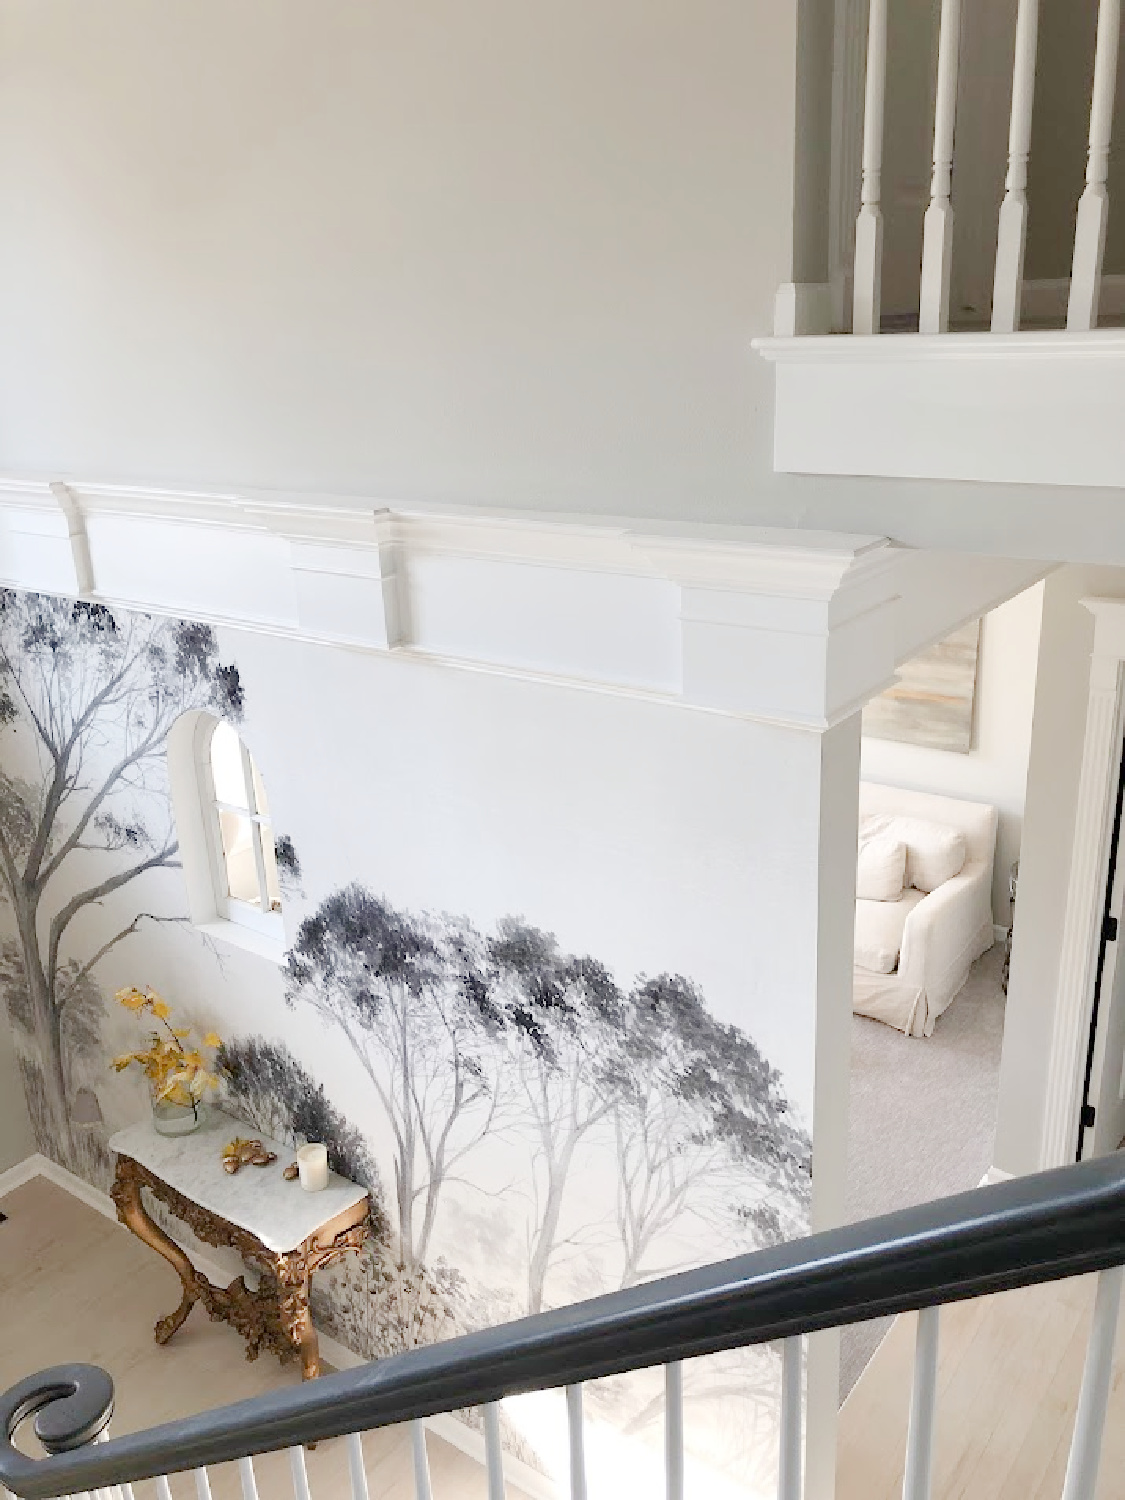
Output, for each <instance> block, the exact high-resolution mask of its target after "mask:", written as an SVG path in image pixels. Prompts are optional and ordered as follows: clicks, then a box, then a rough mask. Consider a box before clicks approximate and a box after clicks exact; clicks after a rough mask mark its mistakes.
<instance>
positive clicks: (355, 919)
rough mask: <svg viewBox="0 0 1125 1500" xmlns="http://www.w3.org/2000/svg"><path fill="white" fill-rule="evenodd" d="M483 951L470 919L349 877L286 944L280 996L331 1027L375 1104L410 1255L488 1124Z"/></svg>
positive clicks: (493, 1086) (420, 1247)
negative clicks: (435, 913) (458, 919)
mask: <svg viewBox="0 0 1125 1500" xmlns="http://www.w3.org/2000/svg"><path fill="white" fill-rule="evenodd" d="M487 961H488V955H487V950H486V948H485V945H484V943H483V942H482V940H481V938H480V937H479V935H478V934H477V933H476V932H474V931H473V929H472V928H471V927H470V926H469V925H468V924H467V923H454V922H451V921H449V920H445V921H434V920H433V919H427V918H415V917H412V916H410V915H408V914H406V913H403V912H398V911H396V910H395V909H394V908H393V907H392V906H390V905H389V904H388V903H387V902H385V901H381V900H379V898H378V897H376V896H373V895H371V893H370V892H368V891H365V890H364V889H363V888H362V887H361V886H358V885H350V886H348V887H347V888H346V889H345V890H343V891H339V892H337V893H336V894H334V895H332V896H330V897H328V899H327V900H326V901H324V902H323V903H322V904H321V906H320V907H319V909H318V910H317V911H316V912H315V913H314V914H313V915H312V916H310V917H306V918H305V920H304V921H303V922H302V923H301V926H300V928H299V930H298V933H297V941H296V942H295V943H294V945H293V948H292V950H291V952H290V954H289V956H288V962H287V987H286V1000H287V1003H288V1004H289V1005H290V1006H293V1005H296V1004H297V1003H298V1002H299V1001H303V1002H305V1003H307V1004H309V1005H311V1006H312V1007H313V1009H314V1010H315V1011H316V1012H317V1013H318V1014H319V1015H320V1016H322V1017H323V1018H324V1020H326V1021H328V1022H330V1023H331V1024H332V1025H334V1026H337V1027H338V1028H339V1029H340V1031H341V1032H342V1033H343V1035H344V1036H345V1037H346V1038H347V1040H348V1043H349V1044H350V1046H351V1047H352V1049H353V1051H354V1052H355V1055H356V1056H357V1058H358V1059H359V1061H360V1063H361V1064H362V1066H363V1068H364V1071H365V1072H366V1074H367V1076H368V1078H369V1079H370V1081H371V1085H372V1088H373V1089H374V1091H375V1094H376V1096H377V1098H378V1100H379V1103H380V1105H381V1106H382V1109H383V1113H384V1116H385V1118H386V1121H387V1124H388V1126H389V1128H390V1131H391V1135H392V1138H393V1141H394V1176H395V1203H396V1207H397V1209H398V1222H399V1233H400V1236H401V1242H402V1256H403V1260H404V1263H405V1264H407V1265H418V1264H421V1263H422V1262H423V1261H424V1260H425V1258H426V1255H427V1251H428V1249H429V1245H430V1240H431V1238H432V1235H433V1230H434V1224H435V1222H436V1219H437V1212H438V1206H439V1203H440V1201H441V1196H442V1192H443V1189H444V1187H445V1185H446V1183H447V1181H448V1179H449V1177H450V1175H451V1173H452V1172H453V1171H454V1170H455V1169H456V1167H457V1166H458V1164H459V1163H460V1162H461V1161H462V1160H463V1159H464V1157H465V1156H466V1155H467V1154H468V1152H469V1151H471V1150H472V1148H473V1146H474V1145H476V1144H477V1143H478V1142H479V1141H481V1140H482V1139H484V1137H485V1136H486V1135H488V1133H489V1131H490V1130H491V1128H492V1125H493V1121H494V1117H495V1111H496V1107H497V1104H498V1101H499V1098H500V1091H499V1088H498V1080H497V1078H496V1077H495V1070H493V1072H492V1073H490V1071H489V1067H488V1062H489V1056H490V1052H492V1051H494V1049H492V1048H490V1045H489V1043H490V1040H491V1039H492V1038H493V1037H494V1036H495V1035H496V1034H497V1032H498V1030H499V1027H500V1025H501V1017H500V1016H499V1013H498V1012H497V1011H496V1009H495V1007H494V1004H493V1002H492V999H491V985H490V982H489V978H488V975H487ZM477 1105H483V1106H484V1108H483V1110H474V1106H477ZM470 1120H471V1121H472V1124H471V1127H470V1128H469V1129H468V1133H467V1134H466V1131H465V1127H466V1126H469V1122H470Z"/></svg>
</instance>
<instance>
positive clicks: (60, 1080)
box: [0, 591, 242, 1161]
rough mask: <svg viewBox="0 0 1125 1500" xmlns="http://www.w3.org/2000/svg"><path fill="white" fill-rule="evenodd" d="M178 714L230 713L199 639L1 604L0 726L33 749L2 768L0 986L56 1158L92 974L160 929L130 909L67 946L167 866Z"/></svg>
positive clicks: (92, 1027)
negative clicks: (169, 752)
mask: <svg viewBox="0 0 1125 1500" xmlns="http://www.w3.org/2000/svg"><path fill="white" fill-rule="evenodd" d="M189 709H209V710H210V711H212V712H213V713H215V714H217V715H221V716H225V717H227V718H233V719H238V718H239V717H240V716H241V711H242V688H241V684H240V682H239V678H238V672H237V669H236V668H235V667H233V666H224V665H223V664H222V663H221V662H220V660H219V655H218V650H217V646H216V642H215V637H214V634H213V632H212V631H211V630H210V628H209V627H207V626H205V625H198V624H189V623H186V622H184V621H177V620H163V619H162V620H157V619H152V618H149V617H147V616H144V615H136V614H128V615H125V616H123V617H122V618H120V619H119V618H118V617H117V616H116V615H114V614H113V613H112V612H111V611H110V610H108V609H106V608H105V607H104V606H102V605H98V604H87V603H83V602H82V601H73V600H65V599H54V598H47V597H43V596H38V595H27V594H17V593H12V592H8V591H4V592H2V593H0V726H3V727H4V728H5V729H6V730H8V731H9V732H10V733H13V734H15V735H25V736H29V737H30V741H31V745H32V747H33V751H34V756H35V760H36V762H37V767H38V770H37V774H36V775H35V776H34V777H33V778H31V779H22V780H21V779H18V778H16V777H14V776H12V775H9V774H8V773H7V772H6V771H3V770H0V891H2V893H3V896H4V897H5V898H6V900H7V901H8V902H9V903H10V904H11V907H12V911H13V914H14V917H15V926H16V930H17V934H18V939H17V942H16V944H15V945H14V947H11V948H10V949H9V950H8V951H7V952H6V953H5V955H4V980H5V984H6V992H7V998H8V1003H9V1008H10V1010H11V1012H12V1016H13V1019H14V1020H15V1022H16V1024H17V1025H18V1026H20V1027H21V1028H22V1029H23V1030H24V1031H25V1033H26V1034H27V1035H28V1037H29V1039H30V1041H31V1043H32V1044H33V1047H34V1051H35V1053H36V1054H37V1057H38V1059H39V1063H40V1066H41V1077H40V1078H39V1079H38V1080H37V1082H38V1085H39V1087H40V1089H41V1093H42V1099H41V1106H42V1109H43V1112H44V1114H45V1115H46V1119H45V1120H44V1121H42V1122H40V1123H41V1125H42V1126H43V1128H44V1131H45V1132H49V1139H47V1140H44V1141H41V1144H43V1145H44V1146H45V1147H47V1148H53V1149H55V1150H56V1151H58V1152H59V1153H60V1154H61V1155H62V1156H63V1158H64V1161H69V1158H70V1155H71V1152H72V1149H73V1142H72V1138H71V1129H70V1121H69V1099H70V1096H71V1093H72V1089H73V1086H74V1085H73V1078H72V1073H73V1066H72V1064H73V1062H74V1060H75V1059H76V1058H78V1057H79V1056H81V1055H82V1054H83V1052H84V1051H88V1050H89V1049H90V1048H91V1047H93V1046H94V1045H96V1042H97V1039H98V1036H99V1034H100V1018H101V1000H100V996H99V995H98V992H97V989H96V987H95V986H94V985H93V983H92V981H91V978H90V976H91V971H92V970H93V969H94V968H95V966H96V965H97V964H98V963H99V962H100V961H101V960H102V959H103V958H104V957H105V956H106V954H107V953H109V952H110V950H111V949H113V948H115V947H116V946H117V945H118V944H119V943H121V942H123V941H124V940H125V939H126V938H127V937H129V936H130V934H131V933H133V932H135V931H136V930H137V928H138V927H139V925H140V924H141V923H142V922H143V921H146V920H151V921H157V920H163V919H162V918H159V917H157V916H156V915H154V914H153V913H150V912H145V911H141V912H137V913H136V914H134V915H133V916H132V917H131V918H130V920H129V921H127V922H125V923H124V924H123V925H122V926H120V927H119V928H117V929H116V930H112V931H110V932H109V933H108V935H106V936H104V937H103V939H102V940H101V941H100V943H99V945H98V946H97V948H96V949H95V951H94V952H93V953H90V954H89V955H87V956H83V957H81V958H79V957H76V956H73V955H72V954H71V952H70V949H69V947H68V938H69V936H70V933H71V929H72V924H73V923H74V921H75V919H76V918H78V917H79V916H80V915H81V914H82V913H83V912H84V911H86V910H87V909H88V908H90V907H92V906H94V905H95V904H97V903H100V902H103V901H104V900H105V899H106V898H107V897H110V896H112V895H114V893H115V892H117V891H120V890H122V889H124V888H125V887H127V886H129V885H130V884H131V883H132V882H133V881H135V880H137V879H138V878H139V877H141V876H143V875H145V874H147V873H148V872H149V871H152V870H159V869H168V868H171V867H172V866H174V865H176V864H177V863H178V859H177V852H178V851H177V843H176V838H175V832H174V829H173V826H172V823H171V813H170V806H169V802H168V797H167V789H166V768H165V748H166V742H167V737H168V731H169V729H170V728H171V727H172V725H173V724H174V723H175V721H176V719H177V718H179V716H180V715H181V714H182V713H184V712H186V711H187V710H189Z"/></svg>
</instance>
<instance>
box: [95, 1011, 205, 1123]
mask: <svg viewBox="0 0 1125 1500" xmlns="http://www.w3.org/2000/svg"><path fill="white" fill-rule="evenodd" d="M117 1000H118V1001H119V1003H120V1004H122V1005H123V1006H124V1007H125V1009H126V1010H131V1011H135V1012H137V1013H138V1014H147V1015H150V1016H152V1017H153V1019H154V1020H155V1021H157V1022H159V1024H160V1025H161V1026H162V1027H163V1028H164V1032H166V1033H167V1035H163V1034H162V1033H161V1032H160V1031H156V1030H153V1031H150V1032H149V1034H148V1035H149V1039H148V1046H147V1047H145V1048H144V1049H143V1050H141V1051H137V1052H123V1053H122V1054H121V1056H120V1057H115V1058H114V1059H113V1066H114V1068H115V1069H116V1071H117V1072H118V1073H120V1072H122V1071H123V1070H124V1069H125V1068H128V1067H130V1066H131V1065H132V1064H133V1063H136V1064H137V1065H138V1066H139V1067H141V1068H143V1069H144V1072H145V1077H146V1078H147V1079H148V1087H149V1094H150V1096H151V1099H152V1120H153V1124H154V1125H155V1126H156V1128H157V1130H159V1131H160V1132H161V1134H162V1135H187V1134H188V1133H189V1132H191V1131H193V1130H196V1129H198V1127H199V1124H200V1121H201V1119H202V1113H201V1109H200V1106H201V1104H202V1102H203V1098H204V1096H205V1095H206V1093H207V1092H208V1090H209V1089H215V1088H218V1086H219V1080H218V1078H217V1077H216V1076H215V1074H214V1073H213V1072H212V1071H211V1069H210V1068H209V1067H208V1066H207V1062H206V1060H205V1058H204V1056H203V1053H202V1051H201V1050H200V1048H202V1047H208V1048H213V1047H218V1046H220V1045H221V1038H220V1037H219V1036H218V1035H217V1034H216V1033H215V1032H213V1031H209V1032H207V1034H206V1035H205V1036H204V1037H203V1038H202V1040H201V1042H200V1044H199V1046H198V1047H192V1046H190V1045H188V1046H185V1043H188V1042H190V1039H191V1033H192V1028H191V1027H190V1026H173V1025H172V1010H171V1007H170V1006H169V1005H168V1002H167V1001H166V1000H163V999H162V998H161V997H160V996H159V995H158V994H157V993H156V991H155V990H150V989H143V990H139V989H137V988H136V986H133V985H130V986H128V987H127V988H125V989H123V990H118V991H117Z"/></svg>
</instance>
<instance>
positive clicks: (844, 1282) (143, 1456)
mask: <svg viewBox="0 0 1125 1500" xmlns="http://www.w3.org/2000/svg"><path fill="white" fill-rule="evenodd" d="M1123 1262H1125V1156H1121V1157H1112V1156H1111V1157H1103V1158H1101V1159H1099V1160H1097V1161H1092V1162H1084V1163H1082V1164H1081V1165H1078V1166H1072V1167H1061V1168H1058V1169H1057V1170H1055V1171H1052V1172H1043V1173H1040V1174H1038V1175H1036V1176H1033V1177H1021V1178H1017V1179H1015V1180H1014V1181H1011V1182H1005V1183H1001V1184H998V1185H997V1186H994V1187H987V1188H981V1189H978V1190H976V1191H974V1192H970V1193H962V1194H959V1195H958V1196H957V1197H954V1198H945V1199H942V1200H941V1201H939V1202H937V1203H928V1204H924V1205H922V1206H921V1207H918V1208H911V1209H906V1210H903V1211H902V1212H900V1213H894V1214H888V1215H886V1216H885V1217H883V1218H879V1219H870V1220H867V1221H866V1222H864V1223H861V1224H852V1225H849V1226H847V1227H845V1228H842V1229H833V1230H830V1231H828V1232H827V1233H823V1234H815V1235H811V1236H810V1237H809V1238H807V1239H803V1240H794V1241H791V1242H790V1243H788V1244H785V1245H781V1246H778V1247H777V1248H776V1249H771V1250H761V1251H757V1252H755V1253H754V1254H752V1255H742V1256H738V1257H736V1258H735V1259H734V1260H727V1261H721V1262H719V1263H717V1264H715V1265H710V1266H704V1267H702V1268H700V1269H698V1270H694V1271H685V1272H683V1273H681V1274H679V1275H677V1276H667V1277H664V1278H663V1279H661V1280H659V1281H651V1282H647V1283H645V1284H643V1285H641V1286H637V1287H631V1288H630V1289H629V1290H628V1291H624V1292H614V1293H612V1294H610V1295H609V1296H605V1297H596V1298H594V1299H593V1300H591V1301H589V1302H580V1303H577V1304H575V1305H574V1306H571V1307H563V1308H559V1309H557V1310H555V1311H553V1312H547V1313H540V1314H538V1315H537V1316H535V1317H531V1318H524V1319H521V1320H520V1321H519V1322H515V1323H508V1324H505V1325H504V1326H503V1327H500V1328H490V1329H487V1330H486V1331H484V1332H482V1333H472V1334H468V1335H466V1336H465V1337H463V1338H458V1339H451V1340H450V1341H449V1342H447V1343H443V1344H433V1345H429V1346H427V1347H425V1348H421V1349H414V1350H411V1351H410V1352H409V1353H406V1354H399V1355H395V1356H394V1357H393V1358H390V1359H385V1360H380V1361H378V1362H376V1363H373V1364H369V1365H365V1366H363V1367H362V1368H361V1369H358V1370H348V1371H345V1372H342V1373H340V1374H338V1375H328V1376H324V1377H322V1378H321V1379H319V1380H314V1381H310V1382H309V1383H308V1384H306V1385H302V1386H299V1387H294V1388H293V1389H291V1390H285V1391H277V1392H273V1393H271V1394H269V1395H265V1396H258V1397H255V1398H254V1399H253V1400H251V1401H240V1402H238V1403H237V1404H235V1405H233V1406H225V1407H220V1408H218V1409H216V1410H214V1411H209V1412H203V1413H202V1414H200V1415H199V1416H195V1417H186V1418H184V1419H183V1420H181V1421H178V1422H169V1423H166V1424H165V1425H163V1426H161V1427H153V1428H150V1429H148V1430H147V1431H145V1432H138V1433H133V1434H130V1435H128V1436H126V1437H119V1438H115V1439H113V1440H112V1441H111V1442H108V1443H105V1444H98V1445H96V1446H94V1447H91V1448H87V1449H84V1450H82V1451H81V1452H75V1453H62V1454H58V1455H56V1456H54V1457H50V1458H44V1459H39V1460H33V1459H28V1458H26V1457H24V1456H23V1455H22V1454H20V1453H19V1452H17V1451H16V1449H15V1448H13V1447H12V1446H11V1443H10V1441H5V1436H7V1437H8V1438H10V1437H11V1433H10V1432H9V1433H7V1434H5V1433H4V1432H3V1431H0V1482H2V1483H3V1484H5V1485H6V1486H7V1487H8V1489H10V1490H12V1491H13V1492H14V1493H15V1494H17V1495H20V1496H24V1497H25V1500H48V1497H51V1496H54V1495H60V1494H75V1493H78V1492H81V1491H84V1490H92V1489H94V1488H96V1487H101V1486H105V1485H111V1484H117V1483H121V1482H123V1481H126V1480H130V1481H131V1480H137V1479H146V1478H149V1477H151V1476H152V1475H154V1474H165V1473H174V1472H177V1471H179V1470H183V1469H188V1468H196V1467H199V1466H200V1465H203V1464H212V1463H224V1462H228V1461H230V1460H233V1459H237V1458H243V1457H246V1456H247V1455H251V1454H255V1453H265V1452H270V1451H272V1450H275V1449H278V1448H287V1447H290V1446H292V1445H294V1444H297V1443H309V1442H315V1441H317V1440H320V1439H324V1438H331V1437H339V1436H341V1435H342V1434H344V1433H350V1432H363V1431H367V1430H369V1429H371V1428H375V1427H385V1426H389V1425H391V1424H393V1423H396V1422H404V1421H408V1420H411V1419H413V1418H416V1417H426V1416H432V1415H434V1414H435V1413H438V1412H447V1411H455V1410H457V1409H459V1408H461V1407H466V1406H479V1405H481V1404H483V1403H485V1402H488V1401H497V1400H499V1399H500V1398H501V1397H504V1396H511V1395H516V1394H518V1393H520V1392H522V1391H529V1390H543V1389H548V1388H551V1387H556V1386H562V1385H572V1384H577V1383H578V1382H580V1381H583V1380H592V1379H596V1378H598V1377H601V1376H605V1375H616V1374H620V1373H621V1372H622V1371H625V1370H633V1369H640V1368H643V1367H644V1366H646V1365H656V1364H666V1363H668V1362H670V1361H673V1360H680V1359H688V1358H692V1357H694V1356H696V1355H701V1354H714V1353H717V1352H718V1351H720V1350H723V1349H731V1348H736V1347H740V1346H744V1345H749V1344H761V1343H766V1342H769V1341H772V1340H775V1339H782V1338H788V1337H790V1336H792V1335H794V1334H802V1333H811V1332H814V1331H816V1330H817V1329H821V1328H830V1327H836V1326H839V1325H841V1324H844V1323H853V1322H859V1321H862V1320H864V1319H867V1318H876V1317H882V1316H884V1315H885V1314H888V1313H898V1312H906V1311H908V1310H911V1309H914V1308H920V1307H933V1306H936V1305H939V1304H942V1303H946V1302H956V1301H960V1300H963V1299H964V1298H967V1297H978V1296H983V1295H985V1294H987V1293H989V1292H998V1291H1007V1290H1009V1289H1012V1288H1015V1287H1021V1286H1030V1285H1033V1284H1034V1283H1037V1282H1043V1281H1055V1280H1059V1279H1061V1278H1062V1277H1066V1276H1076V1275H1081V1274H1084V1273H1086V1272H1089V1271H1100V1270H1105V1269H1107V1268H1108V1267H1110V1266H1115V1265H1120V1264H1122V1263H1123Z"/></svg>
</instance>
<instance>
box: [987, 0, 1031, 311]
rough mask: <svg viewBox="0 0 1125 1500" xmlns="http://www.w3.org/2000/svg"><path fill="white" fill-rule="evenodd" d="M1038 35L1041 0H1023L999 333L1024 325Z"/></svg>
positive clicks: (999, 244) (1000, 247)
mask: <svg viewBox="0 0 1125 1500" xmlns="http://www.w3.org/2000/svg"><path fill="white" fill-rule="evenodd" d="M1038 35H1039V0H1020V8H1019V13H1018V15H1017V17H1016V56H1015V63H1014V65H1013V68H1012V113H1011V116H1010V118H1009V121H1008V175H1007V177H1006V178H1005V180H1004V201H1003V203H1002V204H1001V205H1000V223H999V226H998V230H997V235H996V271H995V277H994V280H993V283H992V331H993V333H1015V331H1016V330H1017V328H1019V326H1020V302H1021V299H1022V297H1023V257H1024V250H1025V249H1026V247H1027V163H1028V158H1029V157H1030V155H1031V117H1032V106H1033V103H1034V99H1035V53H1036V48H1037V46H1038Z"/></svg>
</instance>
